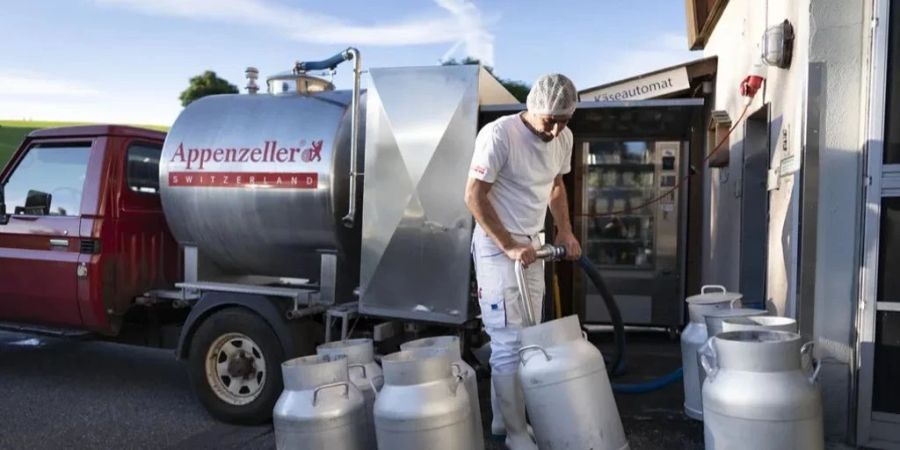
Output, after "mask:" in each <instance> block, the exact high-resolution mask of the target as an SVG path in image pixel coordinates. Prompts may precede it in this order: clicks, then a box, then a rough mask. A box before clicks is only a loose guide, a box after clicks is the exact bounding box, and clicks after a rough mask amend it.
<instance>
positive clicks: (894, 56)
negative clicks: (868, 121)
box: [884, 8, 900, 164]
mask: <svg viewBox="0 0 900 450" xmlns="http://www.w3.org/2000/svg"><path fill="white" fill-rule="evenodd" d="M897 24H900V8H890V27H889V28H888V34H889V35H890V37H889V40H888V61H889V62H888V67H887V89H886V91H887V98H886V99H885V110H886V111H885V117H884V128H885V131H884V134H885V136H884V163H885V164H900V68H898V67H895V66H896V64H897V61H900V30H898V29H897Z"/></svg>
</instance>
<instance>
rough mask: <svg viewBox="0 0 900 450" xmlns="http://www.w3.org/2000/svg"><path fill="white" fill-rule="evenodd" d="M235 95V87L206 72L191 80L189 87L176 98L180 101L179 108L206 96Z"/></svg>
mask: <svg viewBox="0 0 900 450" xmlns="http://www.w3.org/2000/svg"><path fill="white" fill-rule="evenodd" d="M237 93H238V88H237V86H235V85H233V84H231V83H229V82H228V81H226V80H223V79H221V78H219V77H218V76H217V75H216V73H215V72H213V71H212V70H207V71H206V72H203V74H202V75H198V76H196V77H193V78H191V84H190V86H188V88H187V89H185V90H184V92H182V93H181V95H179V96H178V98H179V99H180V100H181V106H187V105H189V104H190V103H191V102H192V101H194V100H197V99H199V98H203V97H206V96H207V95H214V94H237Z"/></svg>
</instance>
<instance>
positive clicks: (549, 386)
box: [518, 315, 629, 450]
mask: <svg viewBox="0 0 900 450" xmlns="http://www.w3.org/2000/svg"><path fill="white" fill-rule="evenodd" d="M521 337H522V348H521V349H520V350H519V359H520V365H519V373H518V376H519V380H520V381H521V383H522V390H523V391H524V393H525V406H526V409H527V410H528V416H529V417H530V418H531V425H532V427H533V428H534V438H535V441H536V442H537V445H538V447H539V448H541V449H557V448H559V449H568V448H571V449H593V450H621V449H628V448H629V446H628V441H627V440H626V439H625V431H624V429H623V428H622V420H621V419H620V418H619V411H618V409H617V408H616V401H615V398H613V393H612V387H611V386H610V384H609V378H608V377H607V375H606V365H605V364H604V362H603V355H602V354H600V351H599V350H597V348H596V347H594V346H593V345H591V343H590V342H588V341H587V339H586V338H585V336H584V335H583V334H582V332H581V325H580V324H579V322H578V316H575V315H572V316H567V317H563V318H562V319H557V320H551V321H549V322H545V323H542V324H539V325H535V326H532V327H528V328H523V329H522V331H521Z"/></svg>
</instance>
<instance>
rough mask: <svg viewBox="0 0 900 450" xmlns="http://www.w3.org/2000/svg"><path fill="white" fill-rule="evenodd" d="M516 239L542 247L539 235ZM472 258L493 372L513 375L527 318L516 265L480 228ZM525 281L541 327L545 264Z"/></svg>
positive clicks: (527, 273) (535, 266)
mask: <svg viewBox="0 0 900 450" xmlns="http://www.w3.org/2000/svg"><path fill="white" fill-rule="evenodd" d="M513 239H515V240H516V241H517V242H521V243H531V244H532V245H533V246H534V248H540V246H541V242H540V239H539V237H538V236H537V235H535V236H530V237H528V236H520V235H513ZM472 258H473V259H474V261H475V277H476V279H477V282H478V305H479V306H480V307H481V321H482V323H484V329H485V331H486V332H487V334H488V335H489V336H490V337H491V371H492V372H493V373H500V374H508V373H514V372H515V371H516V369H517V364H518V363H519V355H518V351H519V348H520V347H521V346H522V342H521V340H520V338H519V330H520V329H521V328H522V325H523V317H524V315H523V313H522V311H521V308H520V306H519V305H520V303H519V302H520V300H519V286H518V284H516V271H515V261H513V260H511V259H509V257H507V256H506V253H504V252H503V250H500V248H499V247H497V244H496V243H494V241H493V239H491V237H490V236H488V235H487V233H486V232H485V231H484V230H483V229H482V228H481V227H480V226H478V225H476V226H475V232H474V233H473V234H472ZM525 280H526V282H527V283H528V294H529V296H530V297H531V310H532V312H533V313H534V320H535V321H536V323H540V322H541V312H542V311H541V309H542V306H543V303H544V263H543V261H536V262H534V263H533V264H531V265H530V266H528V268H527V269H525Z"/></svg>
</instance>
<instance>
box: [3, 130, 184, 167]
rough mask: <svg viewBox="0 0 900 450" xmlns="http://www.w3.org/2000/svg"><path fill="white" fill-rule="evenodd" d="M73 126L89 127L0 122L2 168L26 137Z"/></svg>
mask: <svg viewBox="0 0 900 450" xmlns="http://www.w3.org/2000/svg"><path fill="white" fill-rule="evenodd" d="M72 125H89V124H88V123H84V122H40V121H32V120H0V167H2V166H3V165H4V164H6V161H7V160H9V157H10V156H12V154H13V152H15V151H16V148H18V147H19V144H21V143H22V140H23V139H25V136H26V135H27V134H28V133H30V132H32V131H34V130H38V129H41V128H52V127H68V126H72ZM136 126H139V127H142V128H152V129H154V130H160V131H169V127H163V126H159V125H136Z"/></svg>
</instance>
